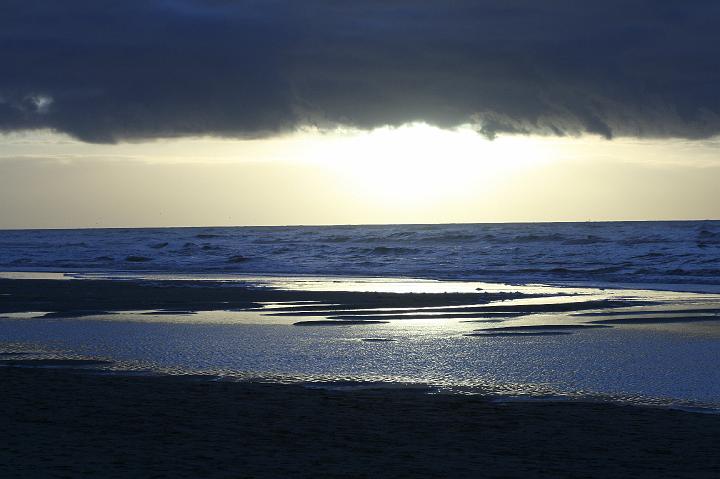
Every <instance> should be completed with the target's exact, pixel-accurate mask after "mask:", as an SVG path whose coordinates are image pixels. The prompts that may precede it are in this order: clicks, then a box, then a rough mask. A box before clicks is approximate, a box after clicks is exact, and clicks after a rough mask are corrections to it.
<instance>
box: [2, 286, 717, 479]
mask: <svg viewBox="0 0 720 479" xmlns="http://www.w3.org/2000/svg"><path fill="white" fill-rule="evenodd" d="M0 288H1V289H2V292H3V295H2V296H0V312H2V313H5V314H11V313H13V312H22V311H38V312H43V313H40V314H44V316H41V317H40V318H39V319H38V321H45V320H47V321H54V320H57V318H66V320H68V321H69V320H77V319H78V318H82V317H83V316H93V315H95V316H97V315H109V314H112V315H113V317H115V316H118V315H119V313H120V312H121V311H123V310H140V311H143V310H155V311H156V312H158V313H160V314H159V317H161V318H163V317H164V315H163V314H162V313H163V312H167V313H168V314H174V315H178V314H181V315H183V314H184V315H191V316H192V315H193V313H195V312H202V311H210V310H255V309H259V308H261V307H262V305H263V304H264V303H267V302H271V303H273V304H274V305H275V306H273V308H272V309H269V310H266V313H267V314H268V315H269V316H268V317H271V316H273V315H275V316H278V315H280V316H282V315H288V316H292V318H288V319H291V320H292V321H293V322H294V323H295V324H308V325H315V326H317V327H319V328H322V327H324V326H330V327H334V326H336V325H337V324H344V325H352V324H356V323H357V324H363V323H366V324H369V325H371V324H375V323H384V322H386V321H389V320H402V319H401V318H409V319H410V318H416V317H427V316H423V315H424V314H427V313H432V314H435V315H437V316H438V317H445V316H448V315H449V316H451V317H453V316H454V317H456V318H458V319H461V320H462V321H468V320H469V321H473V320H475V321H503V320H510V319H513V318H515V317H517V316H518V315H523V314H524V315H528V314H535V313H540V314H541V315H542V314H546V313H548V312H557V311H560V312H565V311H569V312H579V311H584V310H595V309H604V310H606V311H611V310H617V308H625V309H627V307H628V306H631V305H632V306H643V305H648V304H652V303H651V302H647V301H638V300H631V299H604V300H598V299H588V300H584V299H583V298H574V299H575V300H573V301H572V302H571V303H557V302H552V301H551V300H552V299H553V298H549V299H548V298H546V297H545V296H544V295H528V294H525V295H523V294H520V293H512V292H511V293H485V292H473V293H457V294H427V293H425V294H421V293H403V294H396V293H372V292H348V291H335V292H333V291H310V290H307V291H290V290H280V289H272V288H256V287H253V286H252V285H251V284H234V285H228V284H223V283H213V282H173V281H166V282H152V281H143V282H131V281H130V282H126V281H103V280H81V281H42V280H0ZM515 298H525V299H527V298H534V300H533V301H534V302H532V303H529V304H526V305H517V304H515V305H513V304H507V305H503V302H504V301H506V300H510V299H515ZM568 298H569V299H573V298H572V297H570V296H568ZM555 299H557V298H555ZM535 300H537V301H535ZM448 307H451V308H452V309H451V310H448V309H447V308H448ZM377 308H382V310H378V309H377ZM418 308H424V309H422V310H419V309H418ZM703 311H704V310H703ZM708 311H715V309H712V310H708ZM198 314H200V313H198ZM576 314H577V313H576ZM606 314H609V313H606ZM318 315H320V316H321V317H324V318H325V319H321V320H317V319H316V320H314V321H306V320H304V319H303V317H306V316H307V317H315V318H317V316H318ZM541 317H543V316H541ZM473 318H474V319H473ZM592 318H593V317H592V316H588V318H587V320H591V319H592ZM603 322H604V321H603ZM359 327H362V326H359ZM608 327H609V325H605V324H582V325H577V324H544V323H542V322H541V323H540V324H539V325H537V326H503V327H498V328H494V329H484V328H483V329H479V330H476V332H475V333H471V334H475V335H477V336H490V335H496V336H498V335H509V336H512V335H527V336H531V335H559V334H572V333H573V332H574V331H577V330H586V329H589V330H602V329H607V328H608ZM518 337H520V336H518ZM478 339H480V338H478ZM365 340H366V341H369V342H372V341H385V340H386V339H385V338H383V337H374V336H373V337H368V338H365V339H364V341H365ZM388 341H390V340H388ZM4 354H5V355H4V356H3V357H2V361H0V362H1V363H2V367H0V384H2V406H3V412H2V415H1V416H0V431H1V432H0V477H2V478H27V477H33V478H35V477H37V478H43V477H70V478H75V477H103V478H126V477H127V478H137V477H173V478H183V477H187V478H199V477H203V478H205V477H227V478H233V477H273V478H276V477H368V478H370V477H372V478H375V477H498V478H499V477H523V478H524V477H547V478H558V477H582V478H588V477H590V478H592V477H597V478H601V477H603V478H604V477H648V478H660V477H687V478H704V477H707V478H716V477H718V476H719V475H720V455H718V454H717V451H718V450H720V415H714V414H699V413H695V412H686V411H680V410H671V409H667V408H648V407H641V406H637V405H635V406H629V405H618V404H610V403H601V402H597V403H594V402H582V401H560V402H558V401H555V402H552V401H545V402H542V401H536V400H534V401H524V402H519V401H512V402H497V401H493V400H490V399H488V398H487V397H482V396H479V395H461V394H437V393H436V392H433V391H432V390H430V389H428V388H424V387H419V388H394V387H387V386H386V387H378V388H369V389H368V388H365V389H352V390H337V389H327V388H325V389H318V388H308V387H306V386H303V385H301V384H293V385H287V384H277V383H275V384H268V383H253V382H233V381H213V380H212V377H211V376H162V375H152V376H139V375H129V374H128V375H122V374H121V375H109V374H107V370H105V371H104V372H102V373H101V374H96V372H97V371H96V372H93V370H92V368H95V367H97V368H99V370H98V371H100V370H103V369H105V368H104V367H103V366H104V363H103V362H101V361H94V360H93V359H92V358H89V359H84V360H73V359H70V358H67V359H63V358H55V359H42V358H41V359H38V358H33V357H28V356H25V355H24V354H26V353H22V352H21V351H20V350H11V351H9V352H5V353H4ZM39 366H40V367H39ZM77 366H79V367H80V369H78V368H77Z"/></svg>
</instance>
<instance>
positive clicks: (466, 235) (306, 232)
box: [0, 221, 720, 291]
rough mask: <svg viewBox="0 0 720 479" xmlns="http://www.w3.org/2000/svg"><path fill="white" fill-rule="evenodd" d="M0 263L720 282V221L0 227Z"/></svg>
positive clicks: (709, 286)
mask: <svg viewBox="0 0 720 479" xmlns="http://www.w3.org/2000/svg"><path fill="white" fill-rule="evenodd" d="M0 270H4V271H62V272H105V273H107V272H138V271H145V272H165V273H215V274H226V273H227V274H246V273H252V274H277V275H298V274H299V275H328V274H332V275H344V276H380V277H415V278H428V279H445V280H447V279H451V280H481V281H495V282H504V283H529V282H535V283H537V282H543V283H552V284H590V285H592V284H596V285H613V284H617V285H619V284H623V285H628V284H629V285H649V286H650V287H665V288H666V289H680V290H691V291H692V290H701V291H720V221H672V222H669V221H668V222H665V221H653V222H607V223H604V222H589V223H517V224H451V225H377V226H375V225H371V226H278V227H212V228H119V229H78V230H6V231H0ZM663 285H664V286H663Z"/></svg>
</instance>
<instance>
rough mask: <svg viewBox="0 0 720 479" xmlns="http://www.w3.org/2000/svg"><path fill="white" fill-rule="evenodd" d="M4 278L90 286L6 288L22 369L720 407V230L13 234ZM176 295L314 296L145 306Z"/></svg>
mask: <svg viewBox="0 0 720 479" xmlns="http://www.w3.org/2000/svg"><path fill="white" fill-rule="evenodd" d="M0 278H25V279H26V280H27V279H28V278H30V279H32V278H35V279H33V280H37V279H43V278H57V279H64V280H73V281H62V283H65V284H68V286H67V287H68V288H70V289H68V291H71V290H72V291H74V292H73V293H72V294H73V295H74V296H72V297H68V298H65V297H64V296H62V294H59V295H58V293H54V294H55V296H52V295H50V294H49V292H48V295H49V296H48V298H51V300H50V299H47V298H46V295H45V294H44V292H43V290H42V289H35V288H36V287H35V286H32V285H31V286H28V287H27V288H29V289H23V286H19V287H15V286H13V285H12V284H10V283H12V282H10V283H9V282H8V281H7V279H5V280H3V279H0V283H1V284H2V285H3V288H4V289H3V290H0V304H1V305H2V308H3V309H2V310H0V353H2V355H3V358H5V359H7V360H19V358H37V359H40V360H46V359H48V358H66V357H71V358H78V357H79V358H100V359H106V360H110V361H114V364H115V366H113V368H115V369H118V370H122V371H126V372H127V371H139V372H147V371H154V372H162V373H170V374H205V375H210V376H218V377H223V378H236V379H237V378H240V379H242V378H245V379H248V378H249V379H257V378H261V379H263V380H272V381H281V382H283V381H299V382H303V383H306V384H318V383H322V384H330V383H332V384H335V385H337V384H353V385H357V384H364V383H376V382H378V381H380V382H383V383H401V384H405V385H407V384H429V385H433V386H434V387H438V388H440V389H442V390H445V391H456V392H457V391H459V392H473V393H479V394H484V395H487V396H490V397H495V398H503V400H508V398H516V397H520V398H552V399H554V400H556V399H558V398H581V399H588V398H589V399H591V400H596V399H600V400H611V401H620V402H629V403H633V404H645V405H647V404H651V405H658V406H671V407H681V408H685V409H692V410H702V411H705V412H719V411H720V368H717V367H716V366H717V363H718V361H720V221H677V222H610V223H533V224H529V223H528V224H454V225H378V226H374V225H373V226H283V227H204V228H131V229H124V228H123V229H84V230H81V229H78V230H6V231H0ZM94 279H111V280H118V281H111V282H110V283H111V285H110V286H103V288H105V287H109V288H110V289H108V290H103V291H105V293H88V294H87V295H86V294H85V292H84V289H83V286H82V285H83V284H91V283H83V281H92V280H94ZM196 280H197V281H196ZM200 280H202V281H200ZM2 281H5V282H2ZM134 282H135V283H137V284H138V285H141V286H142V287H143V288H150V289H147V290H143V291H149V293H147V294H145V293H139V294H138V293H133V294H135V296H132V295H129V296H127V295H125V296H124V295H123V294H124V293H123V294H119V293H118V294H119V296H118V298H119V299H118V298H115V297H114V294H115V293H116V292H117V291H125V289H122V288H124V287H125V286H122V285H123V284H130V283H134ZM69 283H73V284H74V285H75V286H73V284H69ZM105 283H108V282H107V281H106V282H105ZM179 283H183V285H182V286H178V284H179ZM201 283H205V284H206V285H207V286H206V285H202V284H201ZM31 284H34V283H31ZM38 284H41V283H38ZM113 285H116V286H113ZM118 285H119V286H122V287H121V288H120V289H112V288H117V287H119V286H118ZM158 285H173V288H177V287H186V288H195V290H197V288H204V287H207V288H209V289H208V290H207V291H208V294H211V295H213V296H217V294H218V289H222V288H225V286H227V285H230V286H231V287H235V286H237V285H240V286H241V287H243V288H245V287H249V288H250V289H251V290H252V289H253V288H256V289H255V290H256V291H265V293H267V291H270V292H272V291H290V292H291V294H295V295H296V296H294V297H293V298H294V299H290V300H288V299H284V300H283V299H280V300H272V299H270V300H254V301H255V303H254V305H253V306H252V307H234V306H232V305H230V302H231V301H234V300H235V299H234V298H235V296H233V295H234V294H235V293H233V292H230V293H226V296H224V299H225V300H226V301H224V302H222V304H219V305H218V304H215V305H211V306H205V307H197V306H193V305H192V304H190V303H188V304H185V303H184V302H183V296H182V295H181V296H178V297H177V298H176V299H177V302H176V303H173V302H170V303H164V304H166V306H151V307H147V308H143V307H141V306H137V305H138V304H140V305H142V304H146V303H148V301H150V302H152V301H153V298H152V297H148V296H152V295H153V294H158V291H160V290H157V289H152V288H155V287H157V286H158ZM13 288H14V289H13ZM73 288H75V289H73ZM213 288H215V289H214V290H213ZM161 289H162V288H161ZM28 291H29V293H28ZM78 291H80V293H78ZM163 291H165V290H163ZM186 291H190V290H188V289H186ZM203 291H205V290H203ZM328 292H335V293H338V292H340V293H342V294H345V293H348V294H350V296H347V297H346V298H345V299H343V297H342V296H337V295H335V296H332V295H328ZM265 293H263V294H265ZM308 293H310V296H307V294H308ZM381 293H382V294H384V293H387V294H390V296H382V295H381ZM397 293H409V295H415V296H413V298H414V299H413V300H412V301H410V302H408V301H407V300H406V299H402V296H408V295H402V294H400V295H399V296H398V295H396V296H392V294H397ZM428 293H430V294H428ZM433 293H434V294H435V296H433ZM447 293H451V294H449V295H448V294H447ZM203 294H204V293H203ZM223 294H225V293H223ZM238 294H245V293H243V292H242V291H240V293H238ZM252 294H255V293H252ZM283 294H284V293H283ZM438 294H439V295H440V296H441V298H440V299H439V300H438V299H437V298H438ZM452 294H455V295H461V296H462V298H463V299H462V300H460V299H458V297H459V296H452ZM485 294H487V295H489V296H487V298H494V299H492V300H491V301H490V302H489V303H488V302H487V301H486V300H485V299H484V298H485V297H484V296H483V295H485ZM373 295H379V296H378V297H379V298H380V299H378V300H375V299H374V298H375V296H373ZM493 295H494V296H493ZM503 295H506V296H503ZM16 297H18V298H20V297H22V298H23V299H22V301H25V302H27V304H31V305H33V307H32V308H28V309H26V310H22V309H18V308H17V307H16V301H17V300H14V299H13V298H16ZM200 297H201V298H202V297H204V296H203V295H200ZM286 297H287V296H286ZM291 297H292V296H291ZM331 297H332V298H335V299H330V298H331ZM408 297H409V296H408ZM52 298H54V299H52ZM338 298H340V299H338ZM428 298H429V299H430V300H433V301H435V302H434V303H432V304H431V305H429V306H428V305H426V306H423V304H424V303H423V301H425V302H427V301H429V299H428ZM433 298H436V299H433ZM117 301H120V302H119V303H118V302H117ZM128 301H129V302H128ZM173 301H175V300H173ZM336 301H340V304H338V303H337V302H336ZM358 301H361V302H362V301H366V302H367V301H370V303H362V304H371V306H366V307H364V309H363V307H362V304H361V303H358ZM398 301H400V303H398ZM403 301H404V303H403ZM437 301H440V302H437ZM458 301H460V302H458ZM88 302H91V303H93V304H101V308H105V309H93V308H94V307H93V306H88V305H87V304H86V303H88ZM225 302H227V303H228V305H227V306H226V305H225V304H224V303H225ZM127 304H130V306H124V307H121V306H122V305H127ZM68 305H74V306H72V308H74V309H73V310H68V309H67V308H68ZM103 305H104V306H103ZM118 305H121V306H118ZM167 305H170V306H167ZM63 308H64V309H63ZM299 325H309V326H312V327H299ZM343 387H345V386H343ZM353 387H355V386H353Z"/></svg>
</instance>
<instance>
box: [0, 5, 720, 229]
mask: <svg viewBox="0 0 720 479" xmlns="http://www.w3.org/2000/svg"><path fill="white" fill-rule="evenodd" d="M717 18H720V4H718V3H717V2H714V1H688V2H674V1H663V0H655V1H639V0H623V1H619V0H615V1H614V0H609V1H604V2H593V1H588V2H576V1H570V0H557V1H556V0H552V1H546V2H536V1H529V0H527V1H524V0H523V1H521V0H484V1H482V0H481V1H464V0H444V1H440V0H425V1H419V0H416V1H410V0H384V1H380V0H366V1H363V2H338V1H331V0H307V1H304V2H295V1H291V0H264V1H251V0H142V1H141V0H125V1H96V0H69V1H67V2H56V1H50V0H37V1H33V2H27V1H21V0H17V1H16V0H6V1H4V2H2V3H0V64H1V65H2V71H3V74H2V75H0V228H72V227H120V226H122V227H125V226H194V225H272V224H366V223H448V222H496V221H501V222H504V221H511V222H515V221H588V220H590V221H603V220H645V219H648V220H654V219H720V188H718V187H717V185H718V184H720V154H719V152H720V149H719V148H720V94H718V85H720V56H718V55H717V52H716V48H717V47H716V46H717V45H718V44H720V29H717V28H716V20H717Z"/></svg>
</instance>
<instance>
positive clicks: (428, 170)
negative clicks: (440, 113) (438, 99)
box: [311, 124, 548, 205]
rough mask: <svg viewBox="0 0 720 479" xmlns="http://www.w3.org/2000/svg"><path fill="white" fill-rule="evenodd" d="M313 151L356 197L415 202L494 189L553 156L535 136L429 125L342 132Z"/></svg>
mask: <svg viewBox="0 0 720 479" xmlns="http://www.w3.org/2000/svg"><path fill="white" fill-rule="evenodd" d="M328 143H329V145H328ZM311 155H314V156H313V158H312V160H314V161H320V162H322V163H323V164H324V166H326V167H327V168H329V169H330V170H332V171H333V172H334V174H335V175H336V176H337V178H338V181H340V182H342V183H343V185H346V187H347V188H348V189H350V190H353V192H354V193H355V194H356V195H360V196H363V197H365V198H366V199H367V200H370V201H372V200H375V201H379V202H385V201H388V202H393V204H413V205H418V204H423V203H428V202H433V201H438V200H444V199H458V198H461V197H464V196H470V195H472V194H474V193H477V191H478V190H479V189H493V188H494V187H495V186H497V185H498V184H499V183H500V182H502V181H503V180H505V179H506V178H507V177H508V176H510V175H512V174H513V173H514V172H516V171H518V170H524V169H526V168H527V167H530V166H538V165H540V164H542V163H544V162H545V161H546V159H547V157H548V155H547V151H546V148H544V147H543V146H542V145H540V144H539V143H538V142H537V141H534V140H532V139H529V138H521V137H504V138H499V139H495V140H488V139H486V138H484V137H482V136H481V135H479V134H478V133H477V132H475V131H473V130H472V129H470V128H461V129H457V130H443V129H440V128H435V127H432V126H428V125H426V124H413V125H408V126H403V127H400V128H380V129H376V130H373V131H371V132H367V133H354V134H347V135H339V136H338V137H337V138H335V139H334V141H332V142H324V145H323V147H322V148H321V149H320V150H319V151H317V150H316V151H314V152H312V153H311Z"/></svg>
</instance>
